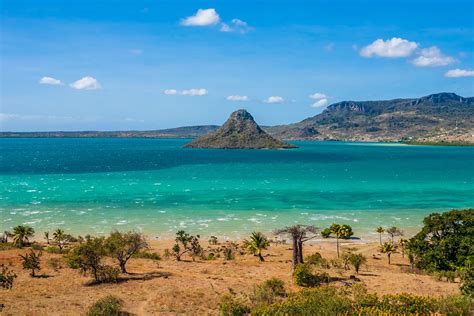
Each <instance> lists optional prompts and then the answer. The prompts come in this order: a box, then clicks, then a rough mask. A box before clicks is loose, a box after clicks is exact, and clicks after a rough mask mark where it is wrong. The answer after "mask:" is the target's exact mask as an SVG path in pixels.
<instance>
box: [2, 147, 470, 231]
mask: <svg viewBox="0 0 474 316" xmlns="http://www.w3.org/2000/svg"><path fill="white" fill-rule="evenodd" d="M187 141H188V140H182V139H0V150H1V151H0V159H1V160H0V189H1V191H0V192H1V194H0V219H1V222H0V226H1V227H0V228H1V229H2V230H4V229H10V228H11V227H12V226H14V225H17V224H20V223H24V224H29V225H31V226H33V227H34V228H35V229H36V231H37V232H39V233H38V235H41V234H42V233H40V232H42V231H46V230H52V229H54V228H57V227H62V228H64V229H66V230H67V231H70V232H73V233H92V234H97V233H107V232H109V231H110V230H112V229H120V230H125V229H135V230H141V231H144V232H145V233H147V234H149V235H150V236H158V235H159V236H170V235H171V234H173V232H175V231H176V230H178V229H185V230H188V231H190V232H192V233H200V234H201V235H212V234H213V235H219V236H230V237H233V238H238V237H242V236H245V235H246V234H247V233H248V232H250V231H252V230H262V231H271V230H272V229H274V228H278V227H282V226H285V225H290V224H292V223H304V224H313V225H316V226H318V227H325V226H327V225H330V224H331V223H333V222H337V223H347V224H350V225H352V226H353V227H354V230H355V232H356V234H357V235H364V236H368V237H369V236H370V235H371V234H372V231H373V228H374V227H376V226H379V225H383V226H388V225H396V226H400V227H403V228H405V229H407V230H412V231H413V230H415V229H417V228H418V227H420V226H421V220H422V219H423V217H424V216H425V215H427V214H429V213H431V212H433V211H444V210H449V209H452V208H465V207H473V204H474V203H473V201H474V181H473V180H474V171H473V168H472V167H473V161H474V148H473V147H436V146H406V145H401V144H383V143H345V142H303V141H298V142H294V143H295V144H297V145H298V146H300V148H298V149H292V150H207V149H183V148H182V145H183V144H185V143H186V142H187Z"/></svg>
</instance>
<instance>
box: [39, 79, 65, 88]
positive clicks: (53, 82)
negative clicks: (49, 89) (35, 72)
mask: <svg viewBox="0 0 474 316" xmlns="http://www.w3.org/2000/svg"><path fill="white" fill-rule="evenodd" d="M38 83H39V84H49V85H53V86H60V85H62V84H63V83H62V82H61V80H58V79H55V78H52V77H43V78H41V79H40V80H39V81H38Z"/></svg>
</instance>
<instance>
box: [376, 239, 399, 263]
mask: <svg viewBox="0 0 474 316" xmlns="http://www.w3.org/2000/svg"><path fill="white" fill-rule="evenodd" d="M380 252H381V253H385V254H387V258H388V264H390V256H391V255H392V253H395V252H397V248H396V247H395V245H394V244H393V243H391V242H385V243H383V244H382V246H381V247H380Z"/></svg>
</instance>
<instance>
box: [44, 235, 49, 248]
mask: <svg viewBox="0 0 474 316" xmlns="http://www.w3.org/2000/svg"><path fill="white" fill-rule="evenodd" d="M43 236H44V239H46V243H47V244H48V245H49V232H44V234H43Z"/></svg>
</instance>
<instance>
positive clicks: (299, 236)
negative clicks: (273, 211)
mask: <svg viewBox="0 0 474 316" xmlns="http://www.w3.org/2000/svg"><path fill="white" fill-rule="evenodd" d="M316 232H317V228H316V227H315V226H312V225H300V224H298V225H294V226H287V227H285V228H281V229H277V230H275V231H274V232H273V233H274V234H275V235H288V236H290V238H291V240H292V242H293V258H292V264H293V269H294V268H295V267H296V265H297V264H299V263H303V243H304V242H305V241H308V240H310V239H313V238H315V237H316Z"/></svg>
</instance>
